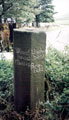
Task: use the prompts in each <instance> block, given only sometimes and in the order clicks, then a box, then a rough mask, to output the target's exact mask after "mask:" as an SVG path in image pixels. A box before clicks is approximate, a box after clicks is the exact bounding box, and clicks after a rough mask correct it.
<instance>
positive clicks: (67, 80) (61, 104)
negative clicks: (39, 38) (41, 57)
mask: <svg viewBox="0 0 69 120" xmlns="http://www.w3.org/2000/svg"><path fill="white" fill-rule="evenodd" d="M46 82H47V85H48V90H47V93H46V96H47V99H46V103H45V106H46V109H47V110H46V113H45V114H46V116H47V117H48V120H55V119H57V118H58V117H59V116H60V117H61V118H62V119H63V118H65V117H66V116H67V115H68V112H69V47H66V48H65V50H64V52H63V53H61V52H59V51H57V50H56V49H52V48H49V49H48V53H47V55H46ZM45 106H44V107H45Z"/></svg>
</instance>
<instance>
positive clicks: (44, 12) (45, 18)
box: [0, 0, 54, 23]
mask: <svg viewBox="0 0 69 120" xmlns="http://www.w3.org/2000/svg"><path fill="white" fill-rule="evenodd" d="M53 14H54V6H53V5H52V0H9V1H8V0H1V1H0V20H1V19H2V18H12V17H13V18H15V19H17V20H21V21H22V22H26V23H29V22H33V21H35V22H53V21H54V19H53ZM38 19H39V20H38ZM0 22H1V21H0Z"/></svg>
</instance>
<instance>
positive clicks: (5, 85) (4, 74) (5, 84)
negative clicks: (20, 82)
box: [0, 60, 14, 100]
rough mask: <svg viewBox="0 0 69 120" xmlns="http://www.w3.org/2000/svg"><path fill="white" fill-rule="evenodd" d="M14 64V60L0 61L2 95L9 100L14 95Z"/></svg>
mask: <svg viewBox="0 0 69 120" xmlns="http://www.w3.org/2000/svg"><path fill="white" fill-rule="evenodd" d="M13 90H14V89H13V65H12V62H7V61H5V60H2V61H0V97H1V98H4V99H5V100H7V99H8V98H9V97H10V96H12V95H13Z"/></svg>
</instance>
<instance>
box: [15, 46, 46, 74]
mask: <svg viewBox="0 0 69 120" xmlns="http://www.w3.org/2000/svg"><path fill="white" fill-rule="evenodd" d="M30 52H31V56H30ZM15 53H16V58H15V64H16V65H19V66H25V67H29V68H31V70H32V71H33V72H34V73H39V72H41V71H44V69H43V68H44V67H43V65H41V64H36V63H37V62H35V63H34V62H32V63H30V62H31V59H33V60H34V61H36V60H39V59H41V60H42V59H44V57H45V56H44V50H42V49H41V48H40V49H39V50H36V49H33V50H31V51H30V50H29V49H28V50H25V51H23V50H22V49H21V48H15Z"/></svg>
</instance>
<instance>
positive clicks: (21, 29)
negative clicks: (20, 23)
mask: <svg viewBox="0 0 69 120" xmlns="http://www.w3.org/2000/svg"><path fill="white" fill-rule="evenodd" d="M14 31H17V32H35V33H40V32H43V33H45V32H46V31H45V30H42V29H40V28H19V29H14Z"/></svg>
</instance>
